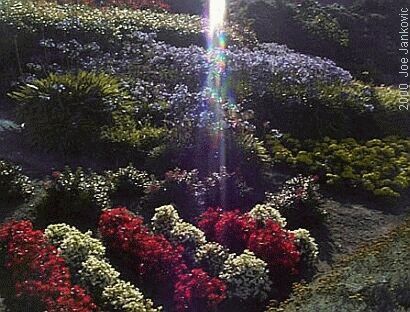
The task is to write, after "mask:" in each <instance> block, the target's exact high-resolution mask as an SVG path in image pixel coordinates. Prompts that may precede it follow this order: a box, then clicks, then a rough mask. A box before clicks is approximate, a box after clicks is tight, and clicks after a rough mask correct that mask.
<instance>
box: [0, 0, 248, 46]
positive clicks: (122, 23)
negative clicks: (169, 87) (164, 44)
mask: <svg viewBox="0 0 410 312" xmlns="http://www.w3.org/2000/svg"><path fill="white" fill-rule="evenodd" d="M109 1H112V3H114V2H115V1H114V0H109ZM121 1H123V2H128V1H130V0H121ZM136 1H138V0H136ZM142 1H144V0H142ZM142 1H141V2H142ZM153 1H154V0H153ZM117 2H118V1H117ZM0 12H1V14H0V17H1V18H0V22H3V23H4V24H6V25H10V26H12V27H13V28H14V29H16V28H18V29H23V30H30V31H31V32H38V31H40V30H41V29H45V30H47V31H49V32H48V33H53V32H54V34H55V32H60V31H63V32H66V33H67V34H70V33H71V32H72V31H73V30H74V29H77V30H80V31H81V32H82V33H83V34H84V33H92V34H93V35H95V36H102V37H105V38H107V37H108V38H109V37H110V36H114V37H115V38H117V39H120V40H121V39H122V38H123V37H124V36H127V35H128V34H132V33H133V32H135V31H140V30H147V31H150V32H158V33H163V36H161V37H163V38H164V39H165V40H166V39H167V38H166V37H167V36H168V37H169V38H168V40H171V41H176V42H179V43H182V44H184V45H187V44H189V43H191V44H192V43H201V41H202V40H203V39H202V38H201V37H202V36H203V35H204V27H203V26H205V25H206V21H204V20H202V19H201V17H199V16H194V15H187V14H170V13H167V12H159V11H158V12H157V11H151V10H131V9H125V8H118V7H117V8H110V9H109V10H101V9H99V8H93V7H90V6H85V5H75V4H73V5H59V4H56V3H47V2H44V3H38V2H31V1H24V2H21V1H15V0H6V1H3V2H2V5H1V6H0ZM46 12H47V14H46ZM228 28H230V29H231V30H230V31H229V33H230V38H231V40H232V41H233V42H236V43H240V42H242V41H244V40H245V37H244V35H243V34H242V33H241V32H239V31H238V29H237V28H236V27H234V26H232V27H230V26H228ZM77 35H78V33H77ZM166 35H167V36H166ZM175 39H177V40H175Z"/></svg>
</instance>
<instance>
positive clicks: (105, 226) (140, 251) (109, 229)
mask: <svg viewBox="0 0 410 312" xmlns="http://www.w3.org/2000/svg"><path fill="white" fill-rule="evenodd" d="M99 230H100V232H101V234H102V235H103V237H104V239H106V240H107V242H108V243H109V245H110V246H111V247H112V248H113V249H116V250H118V251H121V252H125V253H126V254H127V255H129V256H131V257H132V260H133V263H135V264H136V266H135V269H136V271H137V273H138V274H140V275H141V277H143V278H148V279H152V278H154V279H155V280H156V282H159V283H160V282H166V281H167V280H169V279H170V278H171V281H175V280H176V278H177V276H178V275H179V274H181V273H182V272H183V271H184V270H185V269H186V265H185V263H184V261H183V259H182V254H183V252H184V248H183V247H182V246H178V247H174V246H173V245H172V244H171V243H170V242H168V240H167V239H166V238H165V237H164V236H163V235H155V234H151V233H150V232H149V230H148V228H146V227H145V226H144V225H143V220H142V218H140V217H137V216H133V215H132V214H131V213H130V212H129V211H128V210H127V209H126V208H117V209H112V210H107V211H104V212H103V213H102V214H101V217H100V222H99Z"/></svg>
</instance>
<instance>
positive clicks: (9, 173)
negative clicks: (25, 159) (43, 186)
mask: <svg viewBox="0 0 410 312" xmlns="http://www.w3.org/2000/svg"><path fill="white" fill-rule="evenodd" d="M33 192H34V186H33V183H32V181H30V179H29V178H28V177H27V176H25V175H23V174H22V170H21V167H18V166H15V165H13V164H11V163H9V162H7V161H4V160H0V198H1V199H4V200H10V199H27V198H29V197H30V196H31V195H32V194H33Z"/></svg>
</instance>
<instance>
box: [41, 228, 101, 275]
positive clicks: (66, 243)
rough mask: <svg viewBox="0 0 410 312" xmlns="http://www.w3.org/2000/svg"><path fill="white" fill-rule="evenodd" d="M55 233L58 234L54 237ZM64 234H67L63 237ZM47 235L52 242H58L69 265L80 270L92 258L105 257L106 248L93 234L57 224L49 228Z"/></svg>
mask: <svg viewBox="0 0 410 312" xmlns="http://www.w3.org/2000/svg"><path fill="white" fill-rule="evenodd" d="M54 229H55V230H54ZM54 232H56V233H57V234H56V235H54ZM63 232H65V234H64V235H63V236H62V234H63ZM45 234H46V236H47V238H49V239H50V241H54V242H57V241H58V238H57V237H59V238H62V240H60V241H58V243H57V245H58V247H59V249H60V250H61V253H62V256H63V257H64V258H65V259H66V262H67V264H68V265H69V266H70V267H72V268H75V269H76V270H78V269H80V268H81V267H82V265H83V262H84V261H85V260H87V259H88V257H90V256H95V257H97V258H99V259H103V258H104V257H105V247H104V245H103V244H102V243H101V241H99V240H98V239H95V238H92V237H91V235H92V233H91V232H87V233H81V232H80V231H78V230H77V229H75V228H74V227H71V226H68V225H65V224H55V225H50V226H48V227H47V229H46V231H45Z"/></svg>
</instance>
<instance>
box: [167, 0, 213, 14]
mask: <svg viewBox="0 0 410 312" xmlns="http://www.w3.org/2000/svg"><path fill="white" fill-rule="evenodd" d="M165 2H166V3H168V4H169V5H170V11H171V12H175V13H187V14H197V15H202V14H203V13H205V3H204V2H205V1H204V0H165Z"/></svg>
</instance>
